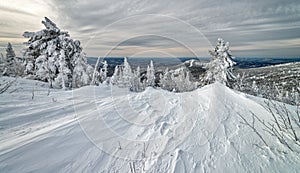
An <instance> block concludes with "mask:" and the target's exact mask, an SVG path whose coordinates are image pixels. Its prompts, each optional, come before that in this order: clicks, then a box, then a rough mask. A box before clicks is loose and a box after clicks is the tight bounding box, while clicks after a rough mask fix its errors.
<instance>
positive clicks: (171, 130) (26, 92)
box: [0, 77, 300, 172]
mask: <svg viewBox="0 0 300 173" xmlns="http://www.w3.org/2000/svg"><path fill="white" fill-rule="evenodd" d="M0 80H1V83H3V82H4V81H10V80H13V78H4V77H2V78H1V79H0ZM0 98H1V99H0V100H1V104H0V112H1V115H0V134H1V138H0V172H133V171H135V172H297V171H298V170H300V165H299V163H300V159H299V156H298V153H295V152H291V151H289V150H287V149H285V148H284V147H283V146H282V145H281V144H280V143H279V142H278V141H276V140H274V138H272V137H270V136H268V135H267V134H266V135H265V140H266V141H267V142H268V143H270V146H269V147H265V146H263V143H262V141H261V140H260V139H259V138H258V136H257V135H256V134H255V133H253V131H251V129H250V128H249V127H247V126H245V125H243V124H241V121H242V120H241V118H240V117H239V114H240V115H243V116H244V117H245V118H246V119H251V114H250V112H253V113H255V114H256V115H258V116H260V117H261V118H263V119H270V115H269V113H268V112H267V111H266V110H265V109H264V108H263V107H262V106H261V104H263V101H264V99H261V98H258V97H253V96H249V95H245V94H243V93H239V92H236V91H233V90H231V89H229V88H227V87H225V86H224V85H222V84H220V83H214V84H211V85H208V86H205V87H203V88H200V89H197V90H195V91H192V92H185V93H172V92H167V91H164V90H160V89H153V88H147V89H146V90H145V91H144V92H140V93H132V92H128V89H120V88H117V87H114V86H113V87H110V86H106V85H101V86H87V87H82V88H80V89H76V90H73V91H62V90H55V89H51V90H49V89H48V88H47V84H45V83H42V82H37V81H31V80H26V79H17V81H16V82H15V83H13V85H12V86H11V87H10V88H8V90H6V91H5V92H4V93H2V94H1V95H0ZM289 109H294V107H292V106H290V107H289ZM257 129H258V130H261V133H263V134H264V131H263V127H260V126H258V127H257ZM257 146H260V147H257ZM278 148H279V149H278Z"/></svg>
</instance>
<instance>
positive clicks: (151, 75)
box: [1, 17, 235, 92]
mask: <svg viewBox="0 0 300 173" xmlns="http://www.w3.org/2000/svg"><path fill="white" fill-rule="evenodd" d="M42 23H43V24H44V26H45V29H42V30H40V31H37V32H25V33H24V34H23V36H24V37H25V38H28V41H27V42H26V43H25V44H26V48H25V50H24V56H23V57H24V58H23V59H24V60H23V62H19V61H17V58H16V55H15V53H14V50H13V48H12V46H11V44H10V43H8V46H7V49H6V58H5V59H4V58H3V59H4V60H3V61H4V62H3V63H2V66H3V67H4V68H1V69H2V74H3V75H8V76H22V75H24V76H26V77H27V78H32V79H37V80H41V81H45V82H48V83H49V86H50V87H56V88H74V87H75V88H76V87H81V86H84V85H88V84H94V85H97V84H99V83H111V84H112V85H117V86H119V87H127V88H129V89H130V90H131V91H137V92H138V91H143V90H144V89H145V88H146V87H154V86H160V87H161V88H162V89H166V90H169V91H174V92H184V91H191V90H193V89H195V88H197V87H198V86H201V85H205V84H209V83H213V82H215V81H218V82H221V83H223V84H226V85H228V84H229V82H228V81H230V80H234V79H235V77H234V76H233V75H232V73H231V67H232V66H233V65H234V62H233V60H232V58H231V55H230V51H229V44H228V43H225V42H224V40H223V39H218V42H217V46H216V48H215V50H213V51H210V53H211V55H212V61H211V62H210V63H208V64H207V67H206V68H207V70H206V74H205V77H204V78H203V79H200V83H198V82H192V81H191V79H190V78H191V74H190V72H189V71H188V69H187V68H184V67H181V68H178V69H175V70H168V69H166V70H165V71H164V73H162V74H160V75H159V76H157V77H156V74H155V69H154V65H153V62H152V61H150V65H149V66H148V67H147V69H146V73H143V74H142V72H141V68H140V67H137V68H136V69H135V70H132V69H131V67H130V65H129V63H128V60H127V58H126V57H125V58H124V64H123V65H119V66H116V67H115V71H114V74H113V76H112V77H108V76H107V72H108V69H107V68H108V64H107V62H106V61H104V62H100V61H99V59H98V61H97V63H96V66H95V68H93V67H92V66H90V65H89V64H88V63H87V58H86V55H85V54H84V53H83V51H82V47H81V45H80V42H79V41H78V40H73V39H72V38H70V35H69V34H68V32H64V31H61V30H60V29H59V28H58V27H57V26H56V24H55V23H53V22H52V21H51V20H49V19H48V18H47V17H45V20H44V21H42ZM99 63H102V68H101V69H98V67H99Z"/></svg>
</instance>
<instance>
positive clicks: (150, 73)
mask: <svg viewBox="0 0 300 173" xmlns="http://www.w3.org/2000/svg"><path fill="white" fill-rule="evenodd" d="M146 77H147V80H146V85H147V86H152V87H154V86H155V70H154V65H153V61H152V60H151V61H150V66H148V67H147V73H146Z"/></svg>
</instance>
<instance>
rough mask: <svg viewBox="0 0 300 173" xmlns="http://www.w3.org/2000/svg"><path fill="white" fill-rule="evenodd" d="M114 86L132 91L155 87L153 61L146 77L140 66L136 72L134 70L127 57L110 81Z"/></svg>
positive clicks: (116, 68)
mask: <svg viewBox="0 0 300 173" xmlns="http://www.w3.org/2000/svg"><path fill="white" fill-rule="evenodd" d="M110 83H111V84H112V85H117V86H119V87H123V88H124V87H126V88H129V89H130V91H135V92H139V91H143V90H144V89H145V88H146V87H148V86H150V87H154V86H155V69H154V65H153V61H152V60H151V61H150V65H149V66H148V67H147V72H146V75H142V74H141V68H140V67H139V66H138V67H137V68H136V70H132V69H131V67H130V65H129V63H128V60H127V57H124V63H123V65H119V66H116V67H115V71H114V74H113V76H112V77H111V79H110Z"/></svg>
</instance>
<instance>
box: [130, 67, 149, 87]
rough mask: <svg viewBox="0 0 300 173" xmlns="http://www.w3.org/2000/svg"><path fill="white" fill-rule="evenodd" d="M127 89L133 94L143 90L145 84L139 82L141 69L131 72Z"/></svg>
mask: <svg viewBox="0 0 300 173" xmlns="http://www.w3.org/2000/svg"><path fill="white" fill-rule="evenodd" d="M129 89H130V91H134V92H140V91H143V90H144V89H145V84H144V83H142V82H141V69H140V67H139V66H138V67H137V68H136V71H134V72H133V77H132V79H131V84H130V88H129Z"/></svg>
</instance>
